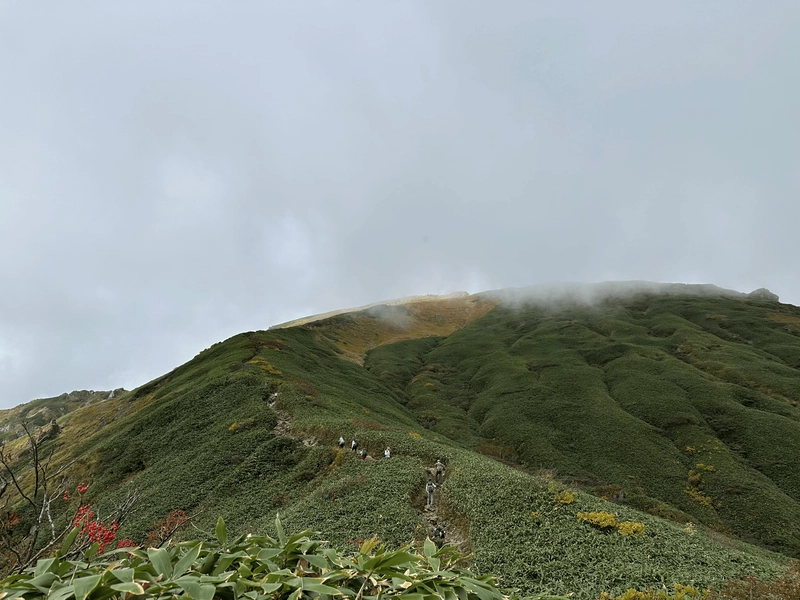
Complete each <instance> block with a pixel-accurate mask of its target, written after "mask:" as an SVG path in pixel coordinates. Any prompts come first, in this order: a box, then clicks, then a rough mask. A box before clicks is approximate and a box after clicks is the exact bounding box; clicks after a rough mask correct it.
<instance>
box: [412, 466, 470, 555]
mask: <svg viewBox="0 0 800 600" xmlns="http://www.w3.org/2000/svg"><path fill="white" fill-rule="evenodd" d="M425 471H426V472H427V476H428V477H430V478H431V479H433V480H434V481H436V469H435V467H428V468H427V469H425ZM426 482H427V477H426ZM446 483H447V470H446V469H445V472H444V475H443V477H442V481H441V483H437V484H436V485H437V487H436V491H435V492H434V493H433V506H428V495H427V493H426V492H425V488H424V487H423V489H422V494H423V509H422V518H423V519H425V524H426V525H427V530H428V531H427V533H428V537H429V538H431V539H434V537H433V530H434V529H436V527H437V526H441V527H444V530H445V538H444V545H445V546H455V547H456V548H458V550H459V552H462V553H467V552H468V551H469V540H468V538H467V536H466V535H465V533H464V532H463V531H462V530H461V529H460V528H459V527H457V526H456V524H455V523H453V522H452V521H450V520H448V519H447V518H446V517H444V516H443V515H441V514H439V494H441V491H442V488H443V487H444V485H445V484H446ZM434 541H436V542H438V541H439V540H434Z"/></svg>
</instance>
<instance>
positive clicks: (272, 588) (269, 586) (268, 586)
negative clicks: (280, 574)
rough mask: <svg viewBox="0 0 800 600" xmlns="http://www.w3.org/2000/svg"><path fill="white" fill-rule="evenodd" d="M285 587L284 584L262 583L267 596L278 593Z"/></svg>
mask: <svg viewBox="0 0 800 600" xmlns="http://www.w3.org/2000/svg"><path fill="white" fill-rule="evenodd" d="M282 587H283V584H282V583H268V582H265V583H262V584H261V589H262V590H264V591H265V592H266V593H267V594H271V593H273V592H277V591H278V590H279V589H281V588H282Z"/></svg>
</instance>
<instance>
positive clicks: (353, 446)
mask: <svg viewBox="0 0 800 600" xmlns="http://www.w3.org/2000/svg"><path fill="white" fill-rule="evenodd" d="M350 449H351V450H352V451H353V452H355V451H356V450H358V442H357V441H356V438H353V439H352V440H350Z"/></svg>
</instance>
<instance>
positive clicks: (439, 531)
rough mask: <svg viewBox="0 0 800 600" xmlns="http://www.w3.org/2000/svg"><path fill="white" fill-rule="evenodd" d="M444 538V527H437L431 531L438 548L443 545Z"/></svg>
mask: <svg viewBox="0 0 800 600" xmlns="http://www.w3.org/2000/svg"><path fill="white" fill-rule="evenodd" d="M444 536H445V530H444V527H442V526H441V525H437V526H436V528H435V529H434V530H433V541H434V543H435V544H436V545H437V546H438V547H440V548H441V547H442V544H444Z"/></svg>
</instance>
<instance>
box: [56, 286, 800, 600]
mask: <svg viewBox="0 0 800 600" xmlns="http://www.w3.org/2000/svg"><path fill="white" fill-rule="evenodd" d="M638 289H639V288H637V290H638ZM674 289H687V288H674ZM689 289H692V288H689ZM701 289H703V290H704V293H701V294H686V293H674V294H652V293H649V292H647V291H644V292H642V293H638V292H637V293H634V294H632V295H627V296H624V297H617V296H613V295H612V296H608V295H606V296H604V297H602V298H601V299H600V300H597V299H596V297H592V298H591V299H592V300H593V301H592V302H591V303H587V302H584V301H583V300H581V301H580V302H577V301H576V302H566V303H561V304H558V303H555V304H554V303H553V302H550V301H549V300H548V301H546V302H545V301H539V302H538V303H537V302H527V301H522V302H520V301H518V299H519V298H520V294H519V293H518V292H514V293H513V294H508V295H509V296H510V297H513V300H509V299H505V300H504V299H502V298H498V297H497V291H495V292H487V293H482V294H473V295H466V296H463V295H459V296H458V297H446V298H428V299H426V300H424V301H417V302H411V303H409V304H394V305H392V304H388V303H378V304H377V305H374V306H371V307H368V308H367V309H361V310H359V311H356V312H350V313H340V314H335V315H332V316H329V317H326V318H321V319H317V320H313V321H309V322H305V323H302V324H300V325H295V326H292V327H283V328H273V329H269V330H264V331H255V332H247V333H243V334H239V335H236V336H233V337H232V338H230V339H228V340H225V341H223V342H219V343H217V344H214V345H213V346H211V347H210V348H208V349H206V350H204V351H202V352H200V353H199V354H198V355H197V356H196V357H195V358H194V359H192V360H191V361H188V362H187V363H185V364H184V365H181V366H179V367H177V368H176V369H173V370H172V371H170V372H169V373H166V374H165V375H163V376H161V377H159V378H157V379H155V380H153V381H151V382H149V383H147V384H145V385H143V386H140V387H139V388H137V389H136V390H133V391H132V392H127V393H125V394H122V395H120V396H118V397H115V398H111V399H107V400H105V401H103V402H97V403H93V404H90V405H87V406H85V407H82V408H80V409H78V410H75V411H72V412H70V413H69V414H65V415H63V416H61V417H59V419H58V423H59V426H60V428H61V432H60V433H59V434H58V437H57V438H56V439H53V440H48V441H47V444H49V446H48V448H52V449H53V450H54V451H55V455H54V457H55V458H54V461H55V463H56V464H67V463H69V462H70V461H75V462H74V465H73V466H72V468H71V471H70V474H69V478H70V479H69V481H72V482H73V483H74V482H77V481H90V482H92V488H91V489H92V490H93V492H92V493H93V494H94V496H93V497H92V498H91V500H92V501H93V502H96V503H98V504H100V505H101V506H103V505H105V506H108V505H110V504H113V502H114V501H115V500H118V499H120V498H122V497H124V496H125V494H126V493H128V492H129V491H130V490H132V489H134V488H135V489H137V490H139V491H140V492H141V501H140V505H139V507H138V509H137V513H136V514H135V515H133V516H132V518H131V519H130V521H129V522H128V523H126V524H125V525H124V533H125V535H128V536H131V537H134V538H137V537H141V536H143V535H144V534H145V533H146V531H147V528H148V527H149V526H150V525H151V524H152V523H153V522H155V521H157V520H158V519H159V518H161V517H162V516H163V515H164V514H165V513H166V512H169V511H170V510H173V509H175V508H180V509H181V510H185V511H186V512H187V513H195V512H198V511H202V513H201V516H200V517H198V526H200V527H201V528H203V527H208V528H210V529H213V520H214V519H215V518H216V516H217V515H223V516H224V517H225V520H226V522H227V523H229V527H231V528H235V529H238V530H242V531H269V530H270V527H271V524H270V523H271V522H272V520H273V517H274V513H275V511H279V512H280V513H281V519H282V520H284V522H285V523H286V524H287V525H288V526H290V527H292V528H295V529H305V528H307V527H310V528H312V529H317V530H319V531H322V532H323V533H324V535H325V536H326V537H327V539H329V540H331V542H332V543H334V544H335V545H340V546H344V547H351V546H353V545H357V543H358V540H360V539H361V540H363V539H367V538H369V537H372V536H373V535H377V536H379V537H380V538H381V539H382V540H384V541H385V542H386V543H388V544H390V545H399V544H401V543H404V542H408V541H414V540H417V541H419V540H420V539H421V538H422V537H424V536H425V535H426V534H430V531H429V528H430V525H431V524H430V522H427V521H426V520H425V517H424V514H423V513H422V512H421V510H420V508H421V507H422V505H423V504H424V494H423V492H422V487H423V486H424V482H425V479H426V477H427V471H426V469H427V468H428V467H430V466H431V465H432V464H433V462H434V461H435V460H436V459H437V458H441V459H443V460H444V461H445V463H446V465H447V471H448V477H447V480H446V482H445V485H444V486H443V488H442V489H441V490H440V491H439V492H438V495H437V508H438V515H440V518H441V519H443V520H444V521H446V522H447V523H448V524H450V526H451V527H454V528H457V529H458V531H459V532H460V534H461V537H462V538H463V539H464V543H465V544H466V546H465V547H467V548H468V549H469V550H471V551H472V553H473V554H472V559H471V561H472V563H471V564H472V566H473V567H474V568H476V569H477V571H478V572H488V571H493V572H496V573H498V574H499V575H501V577H503V580H504V581H505V582H506V583H507V584H509V585H514V586H517V587H519V588H521V589H522V590H524V591H525V592H526V593H536V592H540V591H545V590H547V591H551V592H558V593H569V592H576V593H578V597H581V598H590V597H596V596H597V594H599V592H600V591H602V590H609V591H615V590H616V591H617V593H622V591H624V590H625V589H626V587H643V586H647V585H651V586H652V585H658V582H661V581H667V582H671V581H677V582H680V583H688V582H689V581H695V582H698V584H702V585H718V584H719V583H720V582H722V581H724V580H726V579H730V578H733V577H737V576H739V575H747V574H748V573H751V572H752V573H757V574H759V575H760V576H762V577H770V576H773V575H774V574H776V573H778V572H779V571H780V569H781V568H782V567H781V565H782V564H783V562H782V561H783V560H784V559H783V558H781V555H779V554H773V553H771V552H770V551H768V550H764V549H759V548H756V547H754V546H752V545H750V543H754V544H758V545H760V546H761V547H762V548H767V549H771V550H772V551H779V552H781V553H783V556H784V557H788V556H798V555H799V554H800V529H798V526H797V523H798V522H800V482H799V481H798V477H797V476H796V475H795V473H798V472H800V468H798V467H800V465H798V464H797V460H798V456H800V408H798V404H800V389H799V386H798V382H800V378H798V373H800V309H798V308H797V307H793V306H791V305H785V304H779V303H778V302H776V301H775V300H772V299H770V298H769V297H766V296H763V295H756V296H752V295H747V294H740V293H734V294H730V293H725V292H723V293H716V291H715V289H710V288H705V287H704V288H701ZM716 289H719V288H716ZM711 292H714V293H711ZM487 294H488V296H487ZM492 294H494V295H493V296H492ZM542 296H544V297H545V298H546V299H547V298H548V297H547V296H546V295H542V294H540V297H542ZM523 297H524V298H525V299H526V300H527V299H529V298H530V294H529V295H527V296H523ZM466 309H469V311H467V310H466ZM766 434H768V437H766V439H764V438H765V435H766ZM340 435H341V436H344V437H345V438H347V439H348V440H349V438H350V437H356V438H358V440H359V442H360V443H361V445H362V447H366V448H367V449H368V451H369V454H370V456H371V457H373V458H374V459H375V460H367V461H362V460H360V459H358V458H357V457H356V456H355V454H354V453H352V452H350V451H349V450H347V449H344V450H339V449H338V447H337V445H336V440H337V439H338V437H339V436H340ZM773 439H778V440H780V444H775V443H770V442H771V440H773ZM386 446H391V448H392V458H391V459H388V460H384V459H382V458H381V456H382V452H383V449H384V448H385V447H386ZM596 511H602V512H606V513H609V514H613V515H615V518H616V519H617V520H618V521H620V522H623V521H624V522H631V523H641V524H642V527H644V529H645V531H646V532H647V534H646V536H644V537H639V538H630V537H626V536H625V535H622V534H619V533H613V532H608V531H606V532H602V531H598V530H597V529H595V528H593V527H592V526H590V525H588V524H587V523H586V522H585V521H581V517H580V516H579V515H580V514H584V515H585V514H591V513H592V512H596ZM665 519H666V520H665ZM612 573H613V576H612V575H611V574H612Z"/></svg>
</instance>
